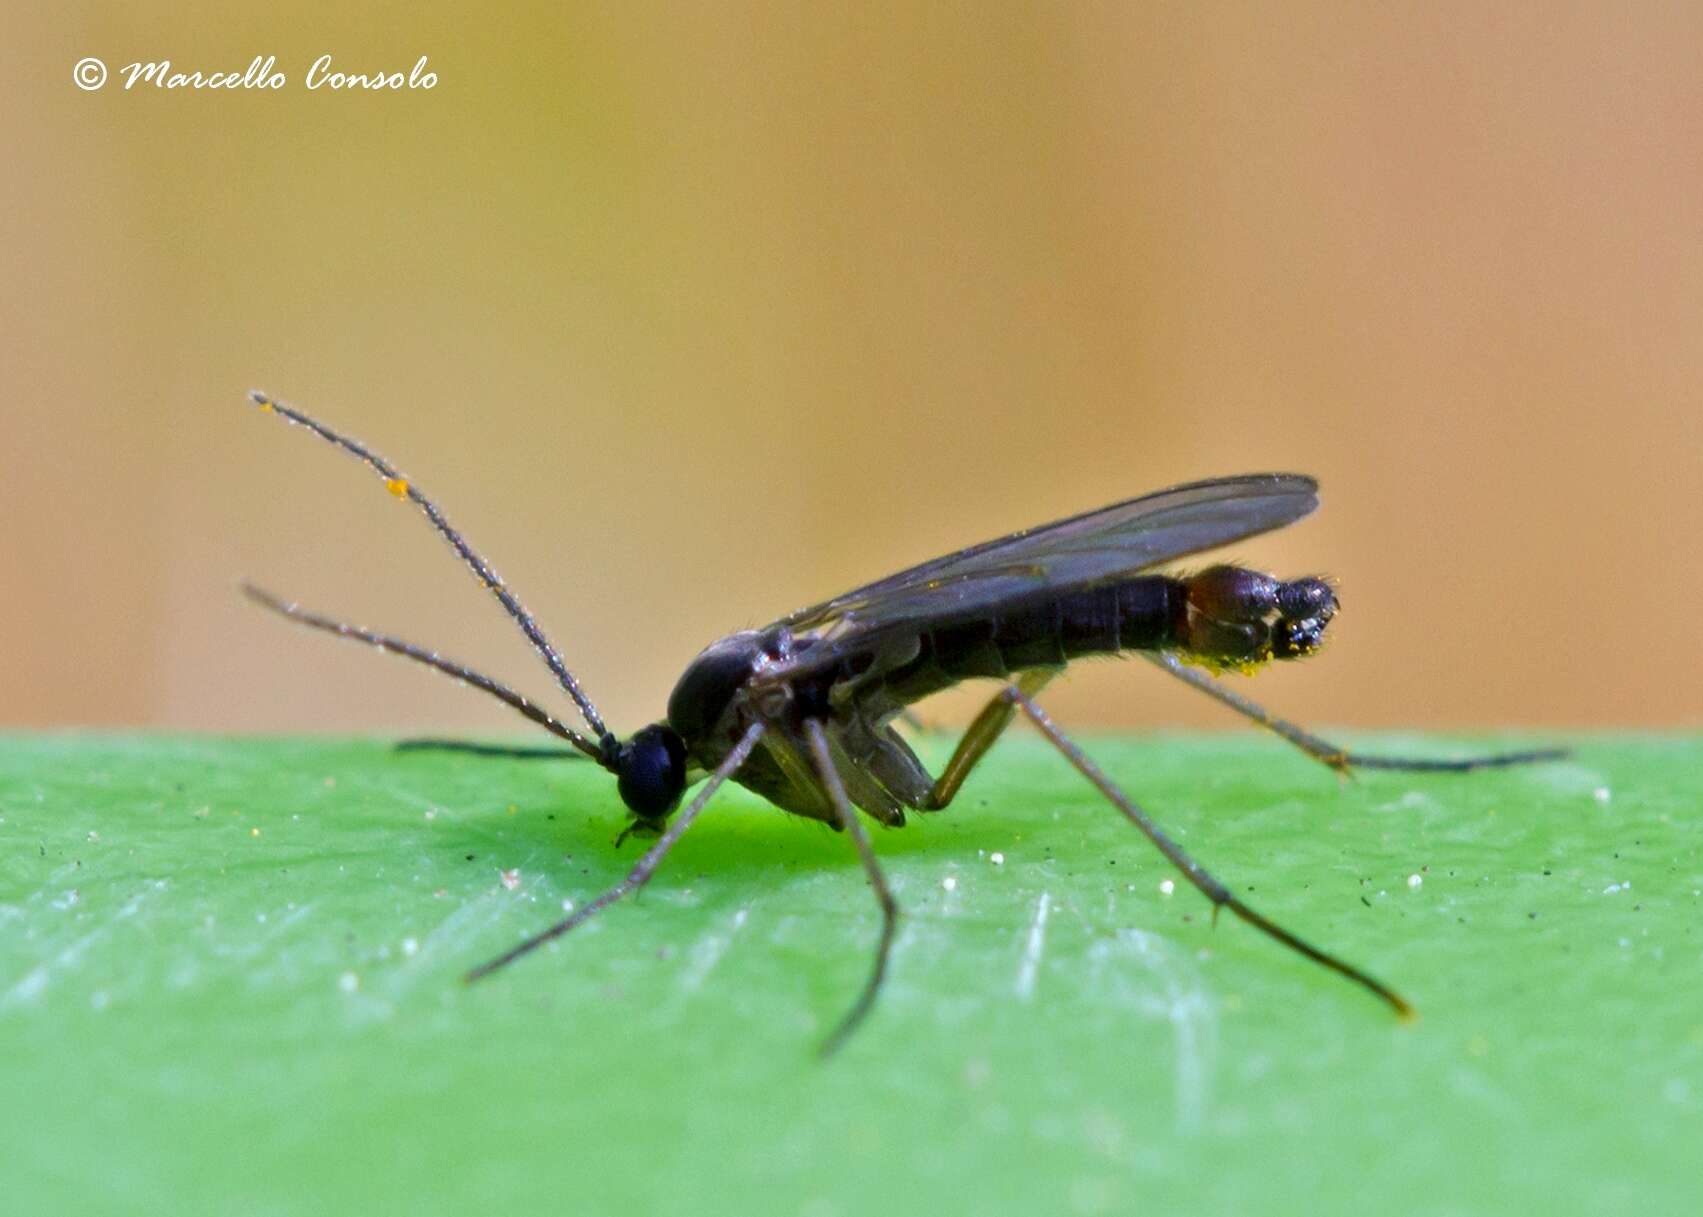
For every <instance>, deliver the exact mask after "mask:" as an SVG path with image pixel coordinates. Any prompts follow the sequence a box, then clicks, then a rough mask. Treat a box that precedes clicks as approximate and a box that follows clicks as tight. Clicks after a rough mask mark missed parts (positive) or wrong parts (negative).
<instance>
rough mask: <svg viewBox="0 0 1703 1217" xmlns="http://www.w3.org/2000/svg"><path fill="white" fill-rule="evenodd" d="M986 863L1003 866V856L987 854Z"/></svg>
mask: <svg viewBox="0 0 1703 1217" xmlns="http://www.w3.org/2000/svg"><path fill="white" fill-rule="evenodd" d="M988 861H989V862H992V863H993V864H994V865H995V866H1004V865H1005V855H1004V854H1001V853H992V854H989V855H988Z"/></svg>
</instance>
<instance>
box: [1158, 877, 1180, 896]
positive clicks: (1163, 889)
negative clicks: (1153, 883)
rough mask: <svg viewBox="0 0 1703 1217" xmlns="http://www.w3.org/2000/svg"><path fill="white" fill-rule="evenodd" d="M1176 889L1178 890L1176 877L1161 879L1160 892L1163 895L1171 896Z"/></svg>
mask: <svg viewBox="0 0 1703 1217" xmlns="http://www.w3.org/2000/svg"><path fill="white" fill-rule="evenodd" d="M1176 890H1177V882H1176V880H1174V879H1161V880H1159V894H1160V895H1161V896H1169V895H1171V894H1172V893H1173V892H1175V891H1176Z"/></svg>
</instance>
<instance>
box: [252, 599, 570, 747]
mask: <svg viewBox="0 0 1703 1217" xmlns="http://www.w3.org/2000/svg"><path fill="white" fill-rule="evenodd" d="M242 594H243V595H245V596H247V597H248V598H249V599H250V600H252V601H254V602H255V603H256V604H258V605H260V606H261V607H262V608H267V609H271V610H272V611H273V612H274V613H277V614H278V615H280V616H282V617H288V618H289V619H290V620H291V621H299V622H300V623H301V624H303V625H305V626H310V627H312V628H313V629H316V630H324V631H326V632H327V633H330V634H336V635H337V636H338V637H340V638H351V639H353V640H354V641H356V642H365V643H368V644H370V645H372V646H375V647H377V648H378V649H379V650H381V651H389V652H390V653H391V654H392V655H401V656H402V657H403V658H404V659H412V660H414V661H415V662H416V663H423V664H425V665H426V666H427V667H430V668H436V669H437V670H438V671H440V672H443V673H445V674H447V675H450V676H453V677H455V679H457V680H459V681H464V682H466V683H467V684H470V685H472V686H473V687H474V688H475V689H483V690H484V691H485V692H486V693H489V694H490V695H491V696H492V697H494V698H496V699H497V700H498V701H500V702H503V703H505V704H507V705H509V706H512V707H513V708H514V709H516V710H518V711H520V712H521V713H522V714H524V715H526V717H527V718H530V719H531V720H532V721H533V722H535V723H537V724H538V725H539V726H540V727H543V728H544V730H546V731H548V732H549V733H550V734H551V735H555V736H560V737H561V738H562V739H565V740H567V741H568V743H570V744H572V745H573V746H574V747H576V748H578V749H579V750H580V751H581V752H583V753H585V754H586V755H587V756H589V757H590V758H591V759H592V760H594V761H602V760H603V759H604V756H603V751H602V749H600V748H599V747H598V746H597V745H596V744H594V743H592V742H591V741H590V740H588V739H586V738H585V736H583V735H581V734H580V733H579V732H578V731H575V730H574V729H573V728H572V727H570V726H568V725H567V724H566V723H562V722H558V721H557V720H556V718H555V716H554V715H552V714H551V713H550V712H549V711H548V710H545V709H543V708H542V707H540V706H537V705H534V704H533V703H532V702H531V701H529V700H528V699H527V698H525V697H524V696H522V695H521V694H519V693H516V692H515V691H514V690H513V689H511V688H509V687H508V686H507V685H505V684H503V683H502V682H501V681H497V680H493V679H491V677H489V676H486V675H485V674H484V673H482V672H475V671H474V670H473V669H472V668H470V667H468V666H467V665H466V664H463V663H457V662H456V661H455V660H453V659H445V658H443V657H442V656H441V655H439V654H438V653H437V652H436V651H432V650H428V649H427V648H425V647H422V646H416V645H415V644H413V643H412V642H404V641H403V640H402V639H400V638H393V637H391V636H390V635H389V634H376V633H374V632H373V631H371V630H368V629H363V628H362V627H361V626H358V625H350V624H349V623H348V622H346V621H337V620H335V619H333V618H331V617H325V616H321V615H320V614H319V613H315V612H312V611H310V610H308V609H304V608H302V607H301V606H300V605H299V604H293V603H291V602H289V601H287V600H283V599H280V598H279V597H277V596H274V595H273V594H272V593H271V592H269V591H267V590H266V589H264V588H260V587H256V586H254V584H252V583H244V584H243V585H242Z"/></svg>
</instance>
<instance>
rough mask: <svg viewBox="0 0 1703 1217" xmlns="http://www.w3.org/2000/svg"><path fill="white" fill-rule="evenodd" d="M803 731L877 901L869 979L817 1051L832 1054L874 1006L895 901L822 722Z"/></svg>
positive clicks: (808, 724)
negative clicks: (878, 926)
mask: <svg viewBox="0 0 1703 1217" xmlns="http://www.w3.org/2000/svg"><path fill="white" fill-rule="evenodd" d="M804 733H805V735H806V737H807V738H808V740H809V743H810V759H811V760H812V761H813V762H815V766H816V776H817V777H818V778H820V779H821V781H822V785H823V786H824V787H825V788H826V789H827V791H828V798H829V799H830V800H831V801H832V802H833V804H834V813H835V814H836V815H837V816H839V818H840V826H841V827H842V828H844V829H845V830H846V833H847V835H848V836H850V837H851V839H852V843H853V844H855V845H856V846H857V856H858V858H859V859H860V860H861V861H862V862H863V871H864V874H866V875H868V876H869V886H870V887H871V888H872V889H874V892H875V899H876V900H877V901H879V902H880V904H881V941H880V942H879V943H878V944H877V945H876V948H875V966H874V967H872V968H871V969H870V972H869V979H868V980H867V981H865V982H864V985H863V991H862V992H861V993H859V994H858V995H857V1001H856V1002H854V1003H853V1004H852V1008H851V1009H850V1010H847V1011H846V1013H845V1016H844V1017H843V1018H841V1019H840V1021H839V1025H838V1026H836V1027H835V1028H834V1030H833V1031H832V1032H831V1033H830V1034H829V1036H828V1038H827V1039H825V1040H823V1041H822V1048H821V1054H822V1055H823V1056H832V1055H833V1054H834V1053H835V1052H837V1051H839V1048H840V1045H841V1044H843V1043H845V1042H846V1038H847V1037H848V1036H850V1035H851V1033H852V1032H853V1031H856V1030H857V1028H858V1024H860V1023H861V1022H863V1020H864V1018H865V1017H866V1016H867V1015H868V1014H869V1011H870V1008H871V1007H873V1006H874V1005H875V995H876V994H877V993H879V992H880V991H881V982H882V981H883V980H885V979H886V977H887V957H888V955H890V954H891V953H892V949H893V932H894V930H895V929H896V928H897V926H898V921H899V902H898V901H897V900H895V899H893V891H892V889H891V888H889V887H888V886H887V876H886V875H884V874H882V873H881V864H880V863H879V862H877V861H876V860H875V849H874V847H873V846H871V845H870V843H869V834H868V833H866V832H864V830H863V823H862V822H861V821H860V820H859V819H858V818H857V809H856V808H854V807H853V806H852V805H851V800H850V799H848V798H846V787H845V783H844V782H842V781H841V780H840V772H839V770H838V769H836V768H834V758H833V756H832V755H831V754H830V753H829V751H828V736H827V733H826V732H824V731H823V730H822V724H821V723H820V722H818V721H816V720H815V719H813V718H812V719H808V720H806V721H805V724H804Z"/></svg>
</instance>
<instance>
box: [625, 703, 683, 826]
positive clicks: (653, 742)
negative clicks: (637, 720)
mask: <svg viewBox="0 0 1703 1217" xmlns="http://www.w3.org/2000/svg"><path fill="white" fill-rule="evenodd" d="M615 764H616V770H615V776H616V781H615V785H616V788H617V789H618V790H619V791H620V792H621V801H622V802H623V803H625V804H626V805H627V807H628V808H629V809H630V810H631V811H632V813H633V814H634V815H635V816H638V817H639V818H640V819H642V820H658V819H661V818H662V817H664V816H666V815H668V813H669V812H671V811H673V810H674V808H675V807H676V806H677V805H678V804H679V802H680V795H681V793H682V792H683V791H684V790H685V789H686V745H685V743H684V742H683V741H682V740H681V738H680V736H679V735H678V734H677V733H676V732H675V731H674V730H673V728H671V727H668V726H666V725H664V724H662V723H653V724H651V725H650V726H648V727H645V728H643V729H642V730H640V731H637V732H635V733H634V734H633V738H632V739H630V740H628V741H627V742H626V743H624V744H622V745H621V751H620V753H619V755H618V756H617V758H616V762H615Z"/></svg>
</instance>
